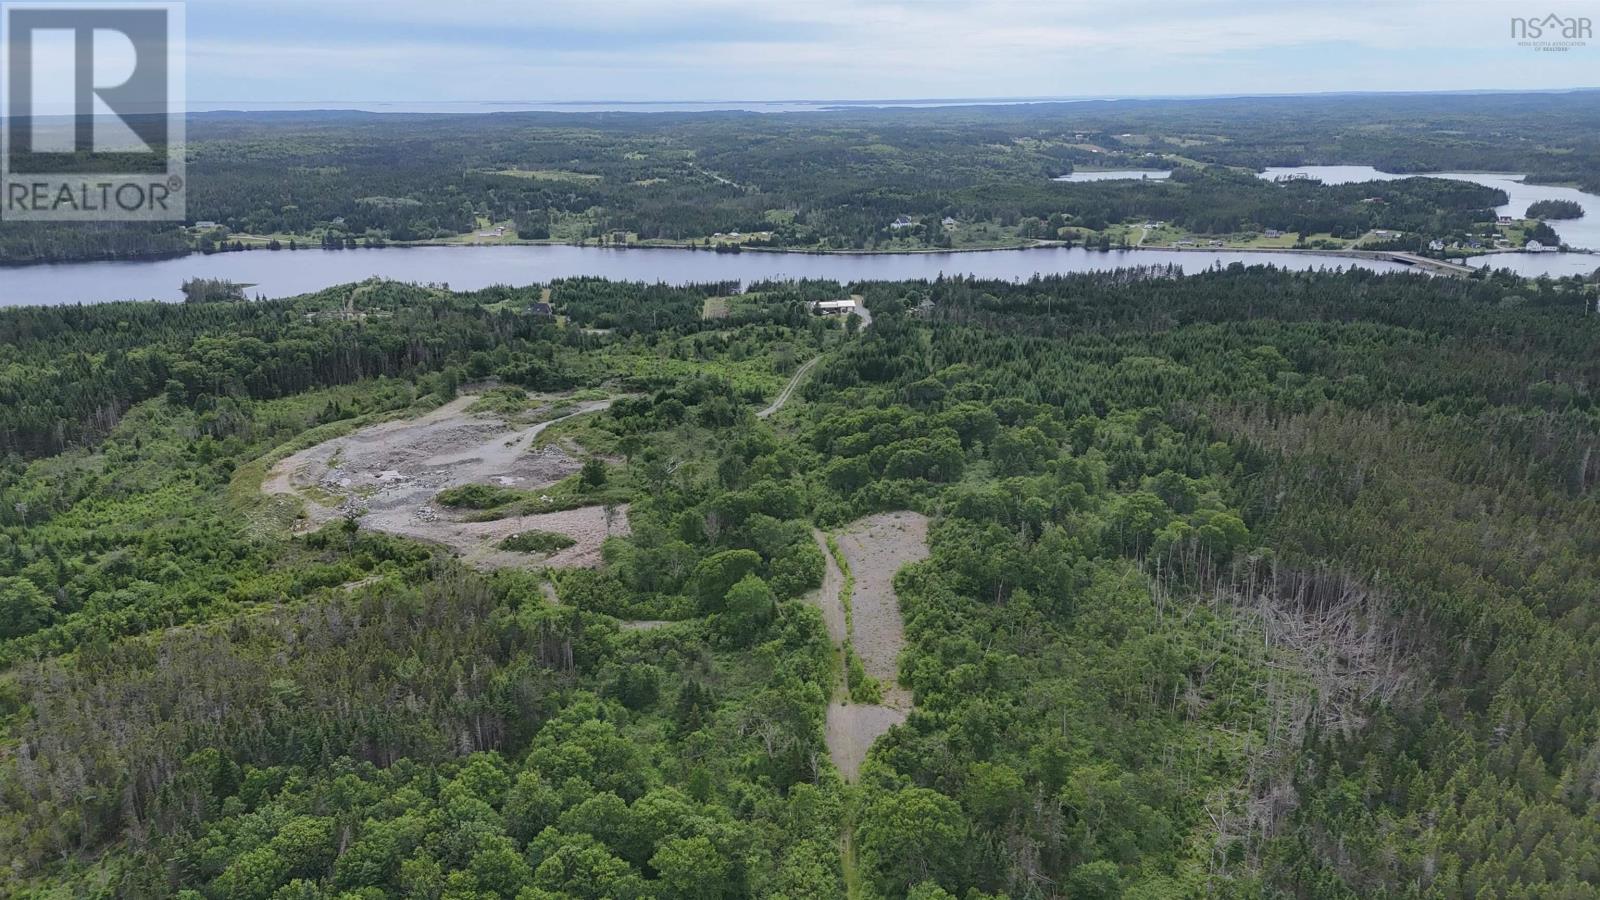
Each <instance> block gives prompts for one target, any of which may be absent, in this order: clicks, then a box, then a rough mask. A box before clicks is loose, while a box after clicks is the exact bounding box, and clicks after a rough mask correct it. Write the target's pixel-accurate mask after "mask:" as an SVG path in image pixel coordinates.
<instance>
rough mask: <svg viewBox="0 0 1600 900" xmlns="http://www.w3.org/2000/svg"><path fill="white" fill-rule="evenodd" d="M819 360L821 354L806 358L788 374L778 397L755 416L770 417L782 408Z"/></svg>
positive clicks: (820, 359)
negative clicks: (786, 381)
mask: <svg viewBox="0 0 1600 900" xmlns="http://www.w3.org/2000/svg"><path fill="white" fill-rule="evenodd" d="M821 361H822V356H821V355H820V354H819V355H817V356H813V357H811V358H810V359H808V360H806V361H805V364H804V365H802V366H801V367H800V368H798V369H796V370H795V371H794V375H792V376H790V378H789V383H788V384H786V385H784V386H783V390H781V391H779V392H778V399H776V400H774V401H772V405H771V406H769V407H767V408H766V409H763V410H762V411H760V412H758V413H756V417H757V418H761V419H766V418H770V417H771V416H772V415H773V414H774V413H776V412H777V411H778V410H780V409H783V405H784V404H785V403H788V402H789V397H790V396H792V395H793V394H794V389H795V388H797V387H799V386H800V380H801V379H802V378H805V377H806V374H807V373H809V372H810V371H811V370H812V369H813V368H815V367H816V365H817V363H819V362H821Z"/></svg>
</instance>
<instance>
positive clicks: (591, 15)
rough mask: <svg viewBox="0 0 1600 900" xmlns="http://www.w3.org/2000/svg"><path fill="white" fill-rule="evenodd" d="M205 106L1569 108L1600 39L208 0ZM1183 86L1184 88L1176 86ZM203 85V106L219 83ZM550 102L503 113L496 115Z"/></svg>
mask: <svg viewBox="0 0 1600 900" xmlns="http://www.w3.org/2000/svg"><path fill="white" fill-rule="evenodd" d="M187 7H188V12H187V17H188V23H189V24H188V33H189V38H188V54H187V57H188V60H189V67H190V68H189V72H190V81H191V88H190V95H191V96H193V97H197V98H200V99H199V100H197V101H196V102H197V103H206V104H233V105H243V104H260V105H272V104H305V103H339V104H374V105H376V104H389V103H451V102H471V103H522V104H541V105H571V104H584V103H589V104H594V103H608V104H621V103H639V104H644V103H685V104H688V103H707V102H709V103H744V104H758V103H777V102H815V101H827V102H833V103H846V102H870V101H875V100H876V101H882V100H883V99H884V98H904V99H908V100H909V99H914V98H933V99H939V100H958V101H962V102H970V101H973V100H997V99H1057V98H1059V99H1083V98H1097V97H1115V98H1129V99H1134V98H1148V97H1174V98H1175V97H1216V96H1241V95H1263V94H1315V93H1334V92H1338V93H1344V92H1361V93H1366V92H1407V93H1431V92H1438V91H1491V90H1492V91H1526V90H1564V89H1572V88H1573V87H1574V86H1581V85H1587V84H1590V83H1593V81H1594V79H1595V75H1594V72H1595V71H1596V66H1595V62H1596V54H1597V53H1600V47H1597V46H1594V45H1593V44H1594V42H1593V41H1589V42H1587V44H1585V45H1584V46H1578V47H1572V48H1568V49H1566V50H1564V51H1563V52H1540V51H1539V50H1537V49H1535V48H1533V47H1530V46H1524V45H1521V44H1519V42H1518V41H1517V40H1515V39H1513V37H1512V34H1511V24H1510V23H1511V18H1512V17H1513V16H1523V17H1529V16H1545V15H1548V14H1551V13H1555V14H1559V15H1563V16H1582V15H1592V14H1593V8H1592V7H1591V6H1589V5H1587V4H1584V3H1579V2H1572V0H1553V2H1540V3H1539V4H1538V5H1537V7H1523V6H1518V5H1513V4H1506V3H1499V2H1468V3H1448V2H1443V0H1386V2H1381V3H1380V2H1365V3H1363V2H1357V3H1351V4H1343V5H1340V6H1338V7H1336V8H1335V7H1312V6H1307V5H1304V4H1297V3H1282V2H1266V0H1235V2H1221V0H1196V2H1191V3H1184V4H1172V3H1163V2H1157V0H1130V2H1126V3H1121V4H1116V5H1114V6H1111V7H1102V6H1093V7H1091V6H1081V5H1073V6H1066V5H1062V4H1054V5H1052V4H1042V3H1038V2H1030V0H917V2H908V0H868V2H846V0H816V2H810V3H805V4H767V5H751V4H746V3H742V2H736V0H682V2H677V3H673V4H670V5H669V4H662V3H659V2H649V0H616V2H613V3H611V4H608V5H607V7H606V9H605V11H604V14H600V12H599V11H598V10H597V9H596V8H595V7H593V6H592V5H589V4H585V3H578V2H576V0H549V2H544V3H540V4H537V5H536V6H530V5H527V4H523V3H519V2H514V0H482V2H479V3H476V4H473V5H472V6H471V7H470V8H469V9H463V8H461V7H440V6H439V5H438V4H435V3H431V2H423V0H389V2H379V0H347V2H342V3H339V4H326V3H321V2H312V0H284V2H282V3H278V4H274V5H273V6H272V7H270V8H265V7H252V6H242V5H239V4H235V3H230V2H227V0H190V2H189V3H188V4H187ZM1176 73H1181V77H1178V76H1177V75H1176ZM202 85H203V86H204V87H201V86H202ZM506 97H512V98H536V99H533V100H526V99H523V100H505V99H497V98H506Z"/></svg>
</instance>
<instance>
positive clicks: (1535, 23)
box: [1511, 13, 1594, 53]
mask: <svg viewBox="0 0 1600 900" xmlns="http://www.w3.org/2000/svg"><path fill="white" fill-rule="evenodd" d="M1511 38H1512V39H1513V40H1515V41H1516V42H1517V46H1519V47H1527V48H1530V49H1533V50H1540V51H1544V52H1547V53H1548V52H1555V53H1565V52H1567V51H1568V50H1572V49H1574V48H1577V47H1584V46H1587V45H1588V41H1589V40H1590V39H1593V38H1594V22H1593V21H1592V20H1590V19H1589V18H1588V17H1587V16H1573V17H1570V18H1568V17H1564V16H1558V15H1556V14H1555V13H1551V14H1550V15H1548V16H1545V17H1543V18H1539V17H1528V18H1523V17H1520V16H1517V17H1513V18H1512V19H1511Z"/></svg>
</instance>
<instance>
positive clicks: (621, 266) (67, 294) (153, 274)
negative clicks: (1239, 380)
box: [0, 244, 1600, 306]
mask: <svg viewBox="0 0 1600 900" xmlns="http://www.w3.org/2000/svg"><path fill="white" fill-rule="evenodd" d="M1513 255H1516V256H1525V255H1526V254H1513ZM1557 255H1558V254H1553V253H1552V254H1543V256H1547V257H1554V256H1557ZM1528 258H1530V259H1534V258H1537V257H1535V256H1528ZM1236 262H1237V263H1243V264H1245V265H1252V266H1254V265H1273V266H1279V267H1281V268H1287V269H1298V270H1310V269H1340V268H1345V269H1347V268H1350V267H1353V266H1354V267H1360V268H1364V269H1370V270H1373V271H1380V272H1403V271H1406V270H1408V268H1409V267H1408V266H1404V265H1401V264H1399V263H1391V262H1380V261H1377V260H1363V259H1345V258H1342V257H1332V256H1315V255H1296V254H1289V253H1256V252H1251V251H1244V250H1218V251H1179V250H1158V249H1151V250H1142V249H1141V250H1111V251H1106V252H1102V251H1099V250H1085V249H1083V248H1082V247H1071V248H1068V247H1044V248H1037V249H1031V250H985V251H976V252H965V253H873V254H845V253H828V254H823V253H752V252H745V253H711V252H708V251H704V250H677V249H643V248H634V249H615V248H606V247H571V246H565V245H558V244H549V245H533V246H528V245H509V246H499V247H388V248H385V249H382V250H320V249H318V250H292V251H291V250H279V251H271V250H248V251H244V252H236V253H217V254H213V255H211V256H202V255H198V254H196V255H191V256H185V257H180V258H177V259H164V260H152V261H142V262H86V263H64V264H59V265H36V266H23V267H19V268H9V269H8V268H0V306H20V305H27V304H40V305H54V304H60V303H102V302H106V301H111V300H178V299H181V294H180V291H179V287H180V286H181V285H182V284H183V282H184V280H186V279H189V278H223V279H227V280H229V281H235V282H241V283H245V284H250V285H254V286H253V287H251V288H250V289H249V291H248V293H249V294H250V296H252V297H254V296H256V295H260V296H263V297H290V296H294V295H295V294H304V293H308V292H310V291H316V290H321V289H322V288H326V287H331V286H333V285H336V284H345V283H348V282H352V281H361V280H362V279H365V278H370V277H372V276H379V277H382V278H389V279H393V280H396V281H412V282H423V283H437V284H447V285H449V286H450V287H452V288H455V289H456V290H475V289H478V288H484V287H488V286H490V285H494V284H519V285H520V284H534V283H542V282H548V281H550V280H551V279H553V278H566V277H572V276H578V275H595V276H603V277H606V278H611V279H614V280H617V281H647V282H658V281H659V282H666V283H669V284H686V283H690V282H708V281H738V282H740V283H742V284H746V285H748V284H749V283H750V282H752V281H760V280H762V279H768V278H826V279H832V280H835V281H840V282H850V281H902V280H909V279H933V278H937V277H939V276H940V275H945V276H947V277H961V276H968V275H971V276H975V277H978V278H998V279H1005V280H1022V279H1027V278H1031V277H1033V276H1034V275H1055V274H1065V273H1069V272H1097V271H1106V270H1110V269H1124V268H1131V267H1134V266H1164V265H1175V266H1178V267H1179V268H1180V269H1182V270H1183V271H1184V272H1186V273H1193V272H1200V271H1203V270H1205V269H1206V268H1208V267H1211V266H1214V265H1219V264H1220V265H1228V264H1231V263H1236ZM1597 265H1600V263H1597Z"/></svg>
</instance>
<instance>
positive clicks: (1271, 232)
mask: <svg viewBox="0 0 1600 900" xmlns="http://www.w3.org/2000/svg"><path fill="white" fill-rule="evenodd" d="M1267 237H1269V238H1280V237H1283V232H1281V231H1279V230H1278V229H1276V228H1268V229H1267Z"/></svg>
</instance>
